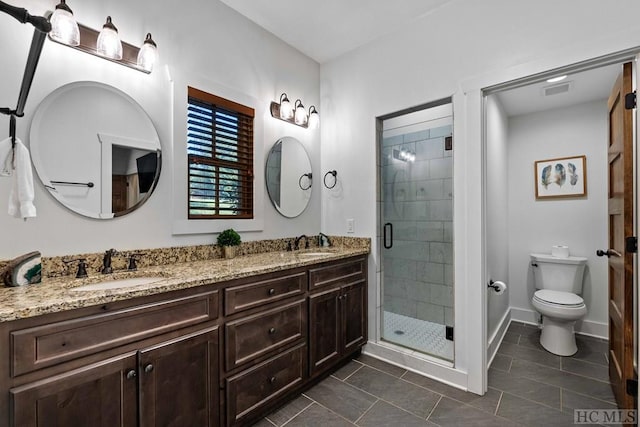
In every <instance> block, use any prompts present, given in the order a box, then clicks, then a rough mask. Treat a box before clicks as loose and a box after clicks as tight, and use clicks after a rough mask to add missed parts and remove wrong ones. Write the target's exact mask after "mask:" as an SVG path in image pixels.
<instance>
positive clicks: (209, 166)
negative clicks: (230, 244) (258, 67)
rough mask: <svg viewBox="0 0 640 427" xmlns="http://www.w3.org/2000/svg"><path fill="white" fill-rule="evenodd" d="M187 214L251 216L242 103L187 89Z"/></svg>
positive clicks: (248, 140) (247, 122) (248, 119)
mask: <svg viewBox="0 0 640 427" xmlns="http://www.w3.org/2000/svg"><path fill="white" fill-rule="evenodd" d="M188 97H189V106H188V110H187V162H188V168H187V170H188V186H189V198H188V205H189V206H188V211H189V219H224V218H234V219H238V218H241V219H244V218H247V219H250V218H253V118H254V115H255V113H254V110H253V109H252V108H249V107H246V106H244V105H241V104H238V103H235V102H233V101H229V100H227V99H224V98H220V97H218V96H215V95H212V94H209V93H206V92H203V91H201V90H198V89H194V88H192V87H189V88H188Z"/></svg>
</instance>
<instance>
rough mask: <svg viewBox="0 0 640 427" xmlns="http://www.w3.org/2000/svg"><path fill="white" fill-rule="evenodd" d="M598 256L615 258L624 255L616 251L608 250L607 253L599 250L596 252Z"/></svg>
mask: <svg viewBox="0 0 640 427" xmlns="http://www.w3.org/2000/svg"><path fill="white" fill-rule="evenodd" d="M596 255H598V256H606V257H607V258H610V257H612V256H615V257H621V256H622V254H621V253H620V252H618V251H616V250H615V249H607V250H606V251H603V250H602V249H598V250H597V251H596Z"/></svg>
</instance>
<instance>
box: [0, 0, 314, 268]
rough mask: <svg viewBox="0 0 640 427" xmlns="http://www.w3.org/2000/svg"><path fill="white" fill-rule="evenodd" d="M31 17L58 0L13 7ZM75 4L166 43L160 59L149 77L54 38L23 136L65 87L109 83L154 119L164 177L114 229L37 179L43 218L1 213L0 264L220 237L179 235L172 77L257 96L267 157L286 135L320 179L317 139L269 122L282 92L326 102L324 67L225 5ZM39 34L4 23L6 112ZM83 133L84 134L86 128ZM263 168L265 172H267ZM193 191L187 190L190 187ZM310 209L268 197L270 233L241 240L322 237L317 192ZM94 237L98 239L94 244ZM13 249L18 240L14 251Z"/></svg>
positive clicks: (3, 124) (5, 191)
mask: <svg viewBox="0 0 640 427" xmlns="http://www.w3.org/2000/svg"><path fill="white" fill-rule="evenodd" d="M9 3H12V4H14V5H18V6H21V7H26V8H27V9H29V11H30V12H31V13H32V14H43V13H44V12H45V11H46V10H53V8H54V7H55V5H56V4H57V3H58V1H57V0H25V1H19V2H18V1H17V0H13V1H10V2H9ZM69 6H70V7H71V8H72V9H73V10H74V13H75V16H76V18H77V19H78V21H79V22H81V23H83V24H85V25H88V26H90V27H93V28H100V27H101V26H102V24H103V23H104V19H105V17H106V16H107V15H111V16H112V18H113V22H114V24H115V25H116V26H117V27H118V29H119V32H120V35H121V37H122V39H123V40H124V41H127V42H130V43H132V44H135V45H138V46H139V45H140V44H141V43H142V40H143V37H144V35H145V34H146V33H147V32H151V33H152V34H153V38H154V40H155V41H156V42H157V43H158V48H159V53H160V61H159V64H158V65H157V66H156V69H155V70H154V72H153V73H152V74H151V75H145V74H143V73H140V72H138V71H135V70H131V69H129V68H126V67H123V66H120V65H117V64H113V63H110V62H108V61H105V60H102V59H100V58H97V57H94V56H91V55H87V54H84V53H81V52H79V51H76V50H73V49H70V48H68V47H65V46H60V45H58V44H55V43H53V42H51V41H50V40H47V42H46V43H45V46H44V50H43V54H42V57H41V59H40V64H39V66H38V70H37V72H36V75H35V79H34V82H33V87H32V90H31V94H30V96H29V99H28V101H27V106H26V111H25V113H26V114H25V117H23V118H21V119H18V137H19V138H21V139H22V140H23V141H25V143H27V144H28V142H29V141H28V138H27V135H28V131H29V126H30V123H31V119H32V116H33V112H34V110H35V109H36V107H37V105H38V104H39V103H40V101H41V100H42V99H43V98H44V97H45V96H46V95H47V94H48V93H50V92H51V91H53V90H54V89H56V88H57V87H59V86H61V85H63V84H66V83H69V82H73V81H81V80H92V81H99V82H102V83H106V84H109V85H112V86H115V87H117V88H118V89H120V90H123V91H124V92H126V93H127V94H129V95H130V96H131V97H132V98H134V99H135V100H136V101H137V102H138V103H139V104H141V105H142V107H143V108H144V109H145V110H146V111H147V113H148V114H149V116H150V117H151V119H152V121H153V122H154V124H155V126H156V129H157V130H158V134H159V136H160V141H161V144H162V148H163V161H165V164H164V165H163V173H162V175H161V177H160V182H159V184H158V187H157V188H156V190H155V192H154V194H153V196H152V197H151V198H150V199H149V201H148V202H147V203H145V205H144V206H142V207H141V208H140V209H138V210H136V211H135V212H133V213H131V214H129V215H127V216H125V217H122V218H116V219H113V220H108V221H99V220H92V219H88V218H84V217H81V216H79V215H77V214H74V213H72V212H70V211H68V210H67V209H65V208H63V207H62V206H60V205H59V204H58V203H57V202H56V201H55V200H54V199H53V197H51V196H50V195H49V194H48V193H47V192H46V190H45V189H44V188H43V187H42V184H41V183H40V182H39V180H38V179H37V178H36V201H35V203H36V207H37V209H38V217H37V218H35V219H30V220H28V221H27V222H23V221H21V220H16V219H13V218H10V217H9V216H8V215H2V214H0V230H2V234H3V241H4V242H5V244H4V245H2V247H0V259H6V258H11V257H14V256H16V255H19V254H21V253H24V252H28V251H31V250H40V251H41V252H42V253H43V255H45V256H52V255H62V254H71V253H81V252H99V251H102V250H104V249H106V248H109V247H116V248H118V249H121V250H125V249H133V248H149V247H163V246H177V245H191V244H206V243H212V242H214V235H213V234H200V235H185V236H174V235H172V234H171V233H172V231H171V230H172V218H171V212H172V204H173V196H172V188H171V187H172V185H171V181H172V180H171V168H170V167H169V166H170V162H171V159H172V148H173V132H172V107H173V106H172V96H173V93H172V87H171V83H170V82H169V80H168V73H167V69H166V67H165V66H168V69H169V74H171V75H172V76H174V77H175V76H176V75H177V76H180V77H184V76H188V75H197V76H198V78H199V80H201V81H205V80H206V81H210V82H212V84H213V85H217V86H224V87H228V88H230V89H231V90H232V91H234V92H238V93H242V94H245V95H247V96H249V97H252V98H255V99H256V100H257V101H258V102H259V103H261V104H262V105H264V107H263V110H264V112H265V114H264V115H263V116H260V117H256V121H261V124H262V129H263V130H262V132H261V133H258V134H256V135H255V144H258V145H261V148H263V150H262V152H263V153H264V155H263V156H262V158H257V159H256V160H255V161H256V163H257V164H263V163H264V161H265V160H266V154H267V153H268V151H269V149H270V148H271V146H272V145H273V144H274V143H275V141H276V140H277V139H278V138H280V137H282V136H287V135H288V136H294V137H296V138H298V139H299V140H300V141H301V142H302V144H303V145H304V146H305V148H306V149H307V152H308V153H309V155H310V158H311V162H312V165H313V168H314V172H319V162H320V144H319V132H318V131H313V130H307V129H302V128H299V127H296V126H293V125H291V124H288V123H285V122H282V121H279V120H276V119H273V118H271V117H270V115H269V114H268V106H269V103H270V102H271V101H272V100H277V99H279V96H280V94H281V93H282V92H287V93H288V94H289V97H293V98H301V99H302V100H303V101H304V103H305V105H311V104H316V105H318V104H319V102H318V100H319V65H318V64H317V63H316V62H314V61H313V60H311V59H309V58H308V57H306V56H304V55H303V54H301V53H300V52H298V51H296V50H294V49H293V48H291V47H290V46H289V45H287V44H285V43H284V42H282V41H280V40H279V39H277V38H275V37H274V36H273V35H272V34H270V33H268V32H267V31H265V30H263V29H261V28H259V27H257V26H256V25H255V24H253V23H252V22H251V21H249V20H248V19H246V18H244V17H242V16H241V15H239V14H237V13H236V12H235V11H233V10H232V9H230V8H228V7H227V6H225V5H223V4H222V3H220V2H219V1H217V0H210V1H189V2H183V3H181V4H180V6H179V8H178V9H176V8H175V7H173V8H172V7H171V6H169V5H167V4H164V3H160V4H159V3H158V2H154V1H151V0H139V1H135V2H130V1H126V0H108V1H98V0H90V1H76V2H70V3H69ZM32 33H33V29H32V27H30V26H28V25H22V24H20V23H18V22H17V21H15V20H14V19H13V18H11V17H9V16H8V15H4V14H2V15H0V40H2V45H3V50H2V55H1V56H0V69H2V77H3V78H2V81H0V106H2V107H5V106H7V107H15V104H16V100H17V97H18V91H19V87H20V82H21V80H22V73H23V70H24V64H25V62H26V58H27V52H28V50H29V45H30V43H31V36H32ZM78 126H82V123H81V121H79V122H78ZM1 134H4V135H8V134H9V120H8V118H5V119H2V118H0V135H1ZM260 170H264V168H263V167H262V169H260ZM255 179H256V181H257V185H256V188H257V189H258V190H259V191H265V186H264V176H262V175H256V178H255ZM9 183H10V181H9V180H8V179H3V180H0V212H2V211H4V210H5V208H4V207H3V206H6V205H5V203H6V202H5V201H6V200H7V199H8V197H9ZM185 191H186V189H185ZM310 203H311V204H310V206H309V208H308V209H307V210H306V211H305V212H304V213H303V214H302V215H301V216H300V217H298V218H295V219H287V218H284V217H281V216H280V215H279V214H278V213H277V212H276V210H275V209H274V208H273V206H272V205H271V203H270V202H269V200H268V198H266V197H265V198H264V202H263V204H262V205H260V206H256V207H255V209H256V210H257V211H259V212H260V213H261V214H263V218H264V221H263V223H264V227H263V231H262V232H251V233H241V234H242V237H243V239H244V240H255V239H263V238H273V237H284V236H293V235H297V234H302V233H306V234H313V233H317V232H318V231H319V229H320V214H319V212H320V191H319V188H314V192H313V196H312V197H311V202H310ZM86 236H91V237H90V238H87V237H86ZM6 242H11V243H10V244H7V243H6Z"/></svg>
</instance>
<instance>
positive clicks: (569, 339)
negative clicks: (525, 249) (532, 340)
mask: <svg viewBox="0 0 640 427" xmlns="http://www.w3.org/2000/svg"><path fill="white" fill-rule="evenodd" d="M586 265H587V258H583V257H575V256H567V257H556V256H553V255H550V254H531V267H532V268H533V276H534V278H535V285H536V289H537V291H536V292H535V294H534V295H533V299H532V301H531V302H532V304H533V307H534V308H535V309H536V310H537V311H538V313H540V314H541V315H542V334H541V335H540V344H541V345H542V347H544V348H545V349H546V350H547V351H549V352H551V353H553V354H557V355H558V356H571V355H573V354H575V352H576V351H578V347H577V346H576V338H575V334H574V330H573V327H574V325H575V323H576V320H579V319H581V318H583V317H584V316H585V315H586V314H587V306H586V305H585V303H584V301H583V299H582V298H581V297H580V294H581V293H582V279H583V275H584V268H585V266H586Z"/></svg>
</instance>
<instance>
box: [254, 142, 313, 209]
mask: <svg viewBox="0 0 640 427" xmlns="http://www.w3.org/2000/svg"><path fill="white" fill-rule="evenodd" d="M265 170H266V175H267V176H266V182H267V193H269V198H270V199H271V203H273V206H275V208H276V210H277V211H278V212H280V214H281V215H283V216H286V217H287V218H294V217H297V216H298V215H300V214H301V213H302V212H304V210H305V209H306V207H307V205H308V204H309V200H310V199H311V189H312V184H313V174H312V173H311V160H309V156H308V155H307V152H306V150H305V149H304V147H303V146H302V144H301V143H300V141H298V140H297V139H295V138H292V137H290V136H285V137H284V138H281V139H279V140H278V141H277V142H276V143H275V144H274V145H273V147H272V148H271V151H269V156H268V157H267V167H266V168H265Z"/></svg>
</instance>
